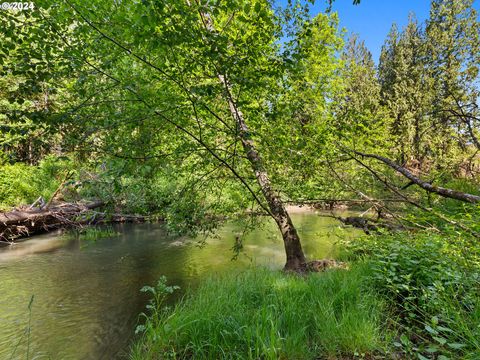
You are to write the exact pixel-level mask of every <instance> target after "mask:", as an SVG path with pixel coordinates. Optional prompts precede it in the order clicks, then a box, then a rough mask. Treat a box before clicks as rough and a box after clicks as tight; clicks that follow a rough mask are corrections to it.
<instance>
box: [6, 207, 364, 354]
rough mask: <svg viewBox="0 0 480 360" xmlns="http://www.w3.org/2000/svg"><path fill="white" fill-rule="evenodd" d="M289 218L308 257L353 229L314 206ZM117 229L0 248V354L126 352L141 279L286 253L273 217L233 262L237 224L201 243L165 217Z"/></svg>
mask: <svg viewBox="0 0 480 360" xmlns="http://www.w3.org/2000/svg"><path fill="white" fill-rule="evenodd" d="M292 218H293V222H294V223H295V225H296V226H297V227H298V230H299V233H300V236H301V238H302V241H303V246H304V250H305V253H306V254H307V256H308V257H309V258H311V259H314V258H325V257H332V256H333V255H334V252H335V242H336V241H337V240H338V238H339V237H340V236H341V237H346V236H355V234H356V233H357V232H356V231H355V230H350V229H341V228H340V227H339V223H338V222H337V221H336V220H334V219H332V218H326V217H321V216H318V214H316V213H314V212H299V213H293V214H292ZM116 231H118V233H119V235H117V236H113V237H109V238H102V239H99V240H97V241H94V242H92V241H85V240H79V239H74V238H72V237H71V236H68V235H65V234H63V235H62V234H52V233H50V234H46V235H41V236H36V237H33V238H31V239H29V240H27V241H24V242H21V243H18V244H15V245H13V246H9V247H4V248H0V359H1V360H3V359H27V358H29V359H55V360H57V359H62V360H63V359H95V360H97V359H121V358H125V357H126V356H127V354H128V349H129V344H130V342H131V341H132V339H134V330H135V326H136V324H137V320H138V315H139V313H140V312H141V311H143V310H144V308H145V305H146V303H147V301H148V298H147V297H146V296H145V295H144V294H142V293H140V291H139V290H140V288H141V287H142V286H144V285H146V284H148V285H151V284H155V283H156V281H157V280H158V278H159V277H160V276H161V275H165V276H166V277H167V278H168V281H169V283H171V284H176V285H179V286H180V287H181V288H182V289H183V291H184V290H185V289H186V288H190V287H195V286H196V284H198V282H199V281H200V280H201V279H202V278H205V277H206V276H209V275H214V274H216V273H223V272H226V271H241V270H242V269H245V268H247V267H248V266H250V265H251V264H252V263H254V264H258V265H264V266H269V267H272V268H278V269H280V268H281V267H282V266H283V264H284V261H285V259H284V252H283V244H282V242H281V239H280V237H279V236H278V234H277V231H276V229H275V227H274V225H273V224H272V222H270V221H269V220H265V224H263V225H262V226H259V227H258V228H256V229H255V230H254V231H253V232H251V233H250V234H249V235H248V237H247V238H246V241H245V248H244V253H243V254H242V255H240V257H239V258H238V260H236V261H232V260H231V259H232V255H233V253H232V250H231V248H232V246H233V244H234V241H235V235H237V234H240V233H241V232H242V231H243V227H242V225H241V224H240V223H229V224H227V225H226V226H224V227H222V228H221V229H220V230H219V231H218V233H217V235H216V236H215V237H213V238H209V239H208V240H207V244H206V245H205V246H204V247H199V246H198V239H189V238H178V237H177V238H174V237H171V236H168V235H167V234H166V232H165V230H164V228H163V227H162V225H161V224H141V225H129V224H125V225H121V226H118V227H117V228H116ZM32 295H33V296H34V298H33V302H32V304H31V316H30V315H29V309H28V305H29V303H30V300H31V298H32ZM174 300H175V299H173V300H172V301H174ZM29 324H30V325H29ZM28 329H30V331H28Z"/></svg>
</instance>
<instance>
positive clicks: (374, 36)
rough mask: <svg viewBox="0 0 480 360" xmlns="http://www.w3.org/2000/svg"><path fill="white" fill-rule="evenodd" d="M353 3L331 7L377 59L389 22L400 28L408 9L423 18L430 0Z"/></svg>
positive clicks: (478, 0) (320, 6)
mask: <svg viewBox="0 0 480 360" xmlns="http://www.w3.org/2000/svg"><path fill="white" fill-rule="evenodd" d="M280 2H281V3H284V2H286V1H284V0H280ZM352 3H353V1H352V0H336V1H335V2H334V3H333V6H332V11H336V12H338V15H339V18H340V26H341V27H344V28H346V29H347V31H348V32H349V33H351V32H354V33H357V34H359V35H360V38H361V39H362V40H364V41H365V44H366V45H367V47H368V49H369V50H370V51H371V52H372V55H373V59H374V60H375V62H376V63H378V58H379V57H380V51H381V48H382V45H383V42H384V40H385V38H386V36H387V34H388V32H389V30H390V28H391V26H392V24H393V23H396V24H397V25H398V27H399V28H400V29H401V28H402V27H403V26H405V25H406V24H407V21H408V14H409V13H410V12H414V13H415V15H416V16H417V19H418V20H419V22H422V21H424V20H425V19H427V18H428V13H429V9H430V0H361V2H360V5H353V4H352ZM474 7H475V9H476V10H477V11H479V12H480V0H475V1H474ZM325 8H326V1H325V0H317V1H316V4H315V6H314V8H313V9H312V13H313V14H317V13H318V12H319V11H324V10H325Z"/></svg>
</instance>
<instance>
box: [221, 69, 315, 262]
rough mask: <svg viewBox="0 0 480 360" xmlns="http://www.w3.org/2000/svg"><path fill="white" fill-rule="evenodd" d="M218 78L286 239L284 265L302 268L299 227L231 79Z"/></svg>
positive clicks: (303, 260)
mask: <svg viewBox="0 0 480 360" xmlns="http://www.w3.org/2000/svg"><path fill="white" fill-rule="evenodd" d="M218 79H219V80H220V82H221V83H222V85H223V86H224V87H225V92H226V96H227V101H228V105H229V108H230V113H231V114H232V117H233V118H234V119H235V123H236V125H237V127H238V129H239V134H238V135H239V137H240V141H241V142H242V146H243V150H244V151H245V154H246V156H247V159H248V161H249V162H250V165H251V166H252V170H253V171H254V173H255V177H256V179H257V182H258V185H260V188H261V189H262V193H263V196H264V197H265V200H266V201H267V204H268V208H269V210H270V215H271V216H272V217H273V219H274V220H275V222H276V223H277V226H278V228H279V229H280V232H281V234H282V238H283V243H284V246H285V253H286V256H287V262H286V264H285V268H284V269H285V270H296V269H299V268H301V267H302V266H303V265H305V263H306V260H305V255H304V253H303V249H302V244H301V242H300V237H299V236H298V233H297V230H296V229H295V226H294V225H293V223H292V219H291V218H290V215H289V214H288V211H287V209H286V207H285V204H284V203H283V201H282V199H281V198H280V196H278V195H277V194H276V193H275V191H274V190H273V189H272V186H271V182H270V178H269V177H268V173H267V170H266V169H265V167H264V165H263V160H262V158H261V156H260V154H259V153H258V151H257V150H256V148H255V144H254V143H253V140H252V139H251V137H250V133H249V131H248V127H247V124H246V123H245V119H244V117H243V114H242V112H241V111H240V110H239V109H238V108H237V106H236V104H235V102H234V101H233V99H232V97H231V92H230V85H229V83H228V81H227V80H226V78H225V76H223V75H218Z"/></svg>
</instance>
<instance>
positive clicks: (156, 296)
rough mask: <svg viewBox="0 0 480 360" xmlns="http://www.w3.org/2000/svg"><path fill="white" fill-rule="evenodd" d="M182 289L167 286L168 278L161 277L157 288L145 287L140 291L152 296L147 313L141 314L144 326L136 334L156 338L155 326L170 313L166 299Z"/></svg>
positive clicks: (138, 327)
mask: <svg viewBox="0 0 480 360" xmlns="http://www.w3.org/2000/svg"><path fill="white" fill-rule="evenodd" d="M179 289H180V287H178V286H176V285H173V286H168V285H167V278H166V277H165V276H161V277H160V279H159V280H158V282H157V285H155V286H144V287H142V288H141V289H140V291H141V292H143V293H146V294H149V295H150V296H151V298H150V300H149V301H148V304H147V306H146V309H147V312H148V314H147V313H141V314H140V318H141V319H144V321H145V322H144V324H140V325H138V326H137V327H136V329H135V334H140V333H148V334H150V335H151V336H152V337H153V338H156V334H155V331H154V330H155V329H154V326H155V324H158V323H159V322H161V321H162V319H163V317H164V315H165V314H166V313H168V311H169V307H167V306H165V301H166V299H167V298H168V297H169V296H170V295H172V294H173V293H174V292H175V291H176V290H179Z"/></svg>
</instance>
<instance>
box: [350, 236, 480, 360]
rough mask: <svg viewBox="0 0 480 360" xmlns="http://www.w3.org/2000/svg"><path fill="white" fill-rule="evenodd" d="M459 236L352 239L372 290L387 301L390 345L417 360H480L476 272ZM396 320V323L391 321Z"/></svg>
mask: <svg viewBox="0 0 480 360" xmlns="http://www.w3.org/2000/svg"><path fill="white" fill-rule="evenodd" d="M463 240H465V239H463V237H462V236H460V237H459V238H458V237H457V238H455V239H452V238H448V237H446V236H440V235H435V234H429V233H419V234H417V235H416V236H414V237H412V236H411V234H407V233H403V234H396V235H381V236H370V237H363V238H361V239H352V240H351V241H350V242H349V243H347V244H346V245H347V249H348V250H349V251H350V252H351V254H353V256H354V257H357V258H358V257H361V258H366V259H367V262H368V263H369V264H370V267H371V270H372V276H371V278H370V282H371V285H372V286H373V287H374V288H375V289H377V291H378V292H379V293H380V294H382V295H383V296H384V298H385V299H387V300H388V302H389V304H390V307H391V308H392V309H393V313H392V315H391V318H392V322H394V326H395V327H396V328H397V329H398V331H399V336H398V338H397V340H396V341H395V342H394V343H393V344H394V346H395V347H396V348H397V349H398V351H400V352H401V353H403V354H404V356H407V357H411V358H418V359H431V358H432V357H434V358H435V359H449V358H450V359H458V358H462V359H475V358H478V357H480V267H479V266H478V264H479V262H478V260H479V256H478V254H479V252H478V249H477V248H476V247H475V246H472V245H470V246H468V247H467V246H465V242H464V241H463ZM393 319H394V320H393Z"/></svg>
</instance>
